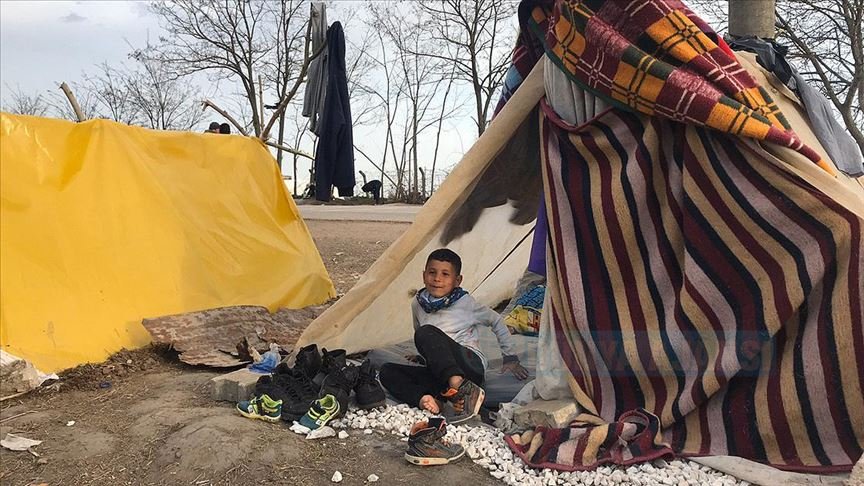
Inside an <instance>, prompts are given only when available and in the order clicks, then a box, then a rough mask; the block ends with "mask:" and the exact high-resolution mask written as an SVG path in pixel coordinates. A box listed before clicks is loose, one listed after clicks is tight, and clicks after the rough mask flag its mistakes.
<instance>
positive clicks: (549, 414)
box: [513, 400, 580, 428]
mask: <svg viewBox="0 0 864 486" xmlns="http://www.w3.org/2000/svg"><path fill="white" fill-rule="evenodd" d="M579 412H580V410H579V406H578V405H576V402H575V401H573V400H535V401H533V402H531V403H528V404H526V405H524V406H522V407H519V408H517V409H516V411H515V413H514V414H513V421H514V422H515V423H516V425H518V426H520V427H526V428H527V427H537V426H544V427H555V428H562V427H567V426H568V425H570V422H572V421H573V419H575V418H576V416H577V415H579Z"/></svg>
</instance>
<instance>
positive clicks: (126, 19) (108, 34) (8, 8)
mask: <svg viewBox="0 0 864 486" xmlns="http://www.w3.org/2000/svg"><path fill="white" fill-rule="evenodd" d="M146 5H147V4H146V3H145V2H135V1H89V2H84V1H76V2H60V1H38V2H31V1H17V0H13V1H2V2H0V80H2V92H3V95H4V98H5V95H6V93H7V86H9V87H12V88H15V87H16V86H20V87H21V89H22V90H24V91H26V92H31V93H35V92H36V91H47V90H52V89H56V88H57V85H58V83H60V82H61V81H75V80H78V79H80V78H81V73H82V72H83V71H84V70H92V67H93V65H95V64H97V63H100V62H102V61H108V62H110V63H119V62H123V61H125V60H126V53H127V52H128V51H129V46H128V45H127V41H128V43H130V44H132V45H135V46H139V45H142V44H144V42H145V41H146V40H147V36H148V34H149V35H150V37H151V38H154V39H155V37H157V36H158V33H159V24H158V22H157V21H156V19H155V18H154V17H153V16H151V15H149V14H148V13H147V10H146Z"/></svg>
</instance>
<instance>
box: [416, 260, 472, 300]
mask: <svg viewBox="0 0 864 486" xmlns="http://www.w3.org/2000/svg"><path fill="white" fill-rule="evenodd" d="M461 283H462V275H456V272H455V271H454V269H453V264H452V263H450V262H442V261H438V260H429V262H428V263H426V269H425V270H423V285H425V286H426V291H427V292H429V295H431V296H432V297H435V298H436V299H437V298H439V297H444V296H445V295H447V294H449V293H450V292H452V291H453V289H455V288H456V287H458V286H459V285H460V284H461Z"/></svg>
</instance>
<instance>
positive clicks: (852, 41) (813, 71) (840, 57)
mask: <svg viewBox="0 0 864 486" xmlns="http://www.w3.org/2000/svg"><path fill="white" fill-rule="evenodd" d="M862 20H864V0H787V1H782V0H781V1H779V2H778V3H777V23H778V26H779V31H778V34H779V36H780V37H781V39H783V40H786V41H787V42H788V43H789V44H790V45H791V47H792V49H791V50H790V54H791V56H790V58H791V60H792V61H793V62H796V61H797V64H798V65H799V67H800V68H801V69H800V72H801V75H802V76H804V77H805V78H807V79H808V80H809V81H810V82H811V83H814V84H815V85H817V86H818V87H819V89H820V90H821V91H822V93H823V94H825V96H826V97H827V98H828V100H829V101H831V104H832V105H834V108H835V109H836V110H837V111H838V112H839V113H840V117H841V119H842V120H843V124H844V125H846V129H847V130H849V133H850V134H851V135H852V138H854V139H855V141H856V142H857V144H858V147H859V148H860V149H861V153H862V154H864V32H862Z"/></svg>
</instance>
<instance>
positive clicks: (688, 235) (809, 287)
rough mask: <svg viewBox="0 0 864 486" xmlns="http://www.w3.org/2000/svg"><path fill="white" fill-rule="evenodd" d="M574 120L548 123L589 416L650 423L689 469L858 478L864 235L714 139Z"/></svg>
mask: <svg viewBox="0 0 864 486" xmlns="http://www.w3.org/2000/svg"><path fill="white" fill-rule="evenodd" d="M556 118H557V117H555V116H554V114H553V113H551V110H546V111H544V122H543V126H542V130H543V132H544V133H543V140H544V146H543V163H544V174H545V177H546V187H547V203H548V205H549V207H548V208H547V209H548V211H549V221H550V231H551V234H550V239H551V246H552V255H551V257H550V260H551V263H550V266H551V268H553V269H554V272H550V277H549V279H550V281H549V282H548V287H547V292H550V293H552V294H553V295H552V297H551V298H550V305H549V306H548V307H547V308H545V309H544V312H546V313H548V315H549V318H550V320H551V322H552V323H553V326H554V329H555V336H556V339H557V344H558V347H559V350H560V352H561V354H562V356H563V359H564V362H565V363H566V365H567V368H568V370H569V372H570V375H571V380H570V386H571V390H572V391H573V395H574V397H575V398H576V399H577V401H578V403H579V404H580V405H581V406H582V407H583V408H584V409H585V410H587V411H589V412H592V413H593V414H595V415H596V416H598V417H600V418H602V419H603V420H604V421H605V422H607V423H616V422H617V421H618V420H617V419H618V417H619V416H621V415H623V414H626V413H628V412H630V411H633V410H638V409H641V408H645V409H646V410H647V411H648V412H650V413H652V414H654V415H656V416H657V417H659V419H660V422H661V424H662V426H663V428H664V435H665V438H666V440H667V441H668V442H669V444H670V445H671V447H672V449H673V450H675V451H676V452H678V453H681V454H684V455H688V454H694V455H736V456H741V457H745V458H748V459H752V460H756V461H760V462H766V463H769V464H772V465H774V466H778V467H783V468H788V469H793V470H811V471H826V472H827V471H837V470H848V469H849V468H851V466H852V464H854V462H855V460H856V459H857V457H859V456H860V455H861V452H862V449H861V445H862V443H864V434H862V432H861V431H862V430H864V428H862V427H864V403H862V401H864V399H862V383H864V364H862V362H861V358H860V357H861V356H862V353H864V336H862V333H861V331H862V312H864V311H862V307H861V294H862V293H864V288H862V277H861V276H862V271H864V256H862V243H861V224H862V221H864V220H862V219H861V218H860V217H858V216H856V215H855V214H853V213H852V212H851V211H849V210H847V209H845V208H844V207H842V206H841V205H840V204H838V203H836V202H835V201H833V200H832V199H830V198H828V197H826V196H825V195H824V194H821V193H819V192H818V191H814V190H812V187H809V186H808V185H807V184H806V182H804V181H801V180H800V179H798V178H797V177H795V176H794V175H792V174H789V173H788V172H785V171H783V170H782V169H781V168H778V167H776V166H774V165H773V164H770V163H766V162H765V161H764V160H761V157H762V156H761V154H760V153H759V152H754V151H751V150H749V149H748V148H747V147H746V146H744V147H742V146H739V145H738V144H736V142H735V140H734V139H729V138H727V137H725V136H722V135H719V134H716V133H712V132H708V131H706V130H704V129H701V128H698V127H693V126H690V125H680V124H674V123H671V122H668V121H662V120H657V119H647V118H644V117H639V116H636V115H631V114H627V113H623V112H620V111H618V110H611V111H609V112H607V113H606V114H604V115H602V116H601V117H599V118H598V119H596V120H594V121H592V122H590V123H588V124H586V125H583V126H582V127H580V128H578V129H574V128H573V127H569V126H566V125H565V124H563V123H562V122H560V120H557V119H556ZM553 278H554V279H555V281H554V282H553V281H552V280H553ZM805 370H806V372H805ZM547 446H548V447H549V448H548V449H547V450H548V451H550V452H549V453H550V454H552V453H553V452H552V451H554V453H555V454H557V449H553V448H551V445H547ZM559 446H563V444H559ZM523 459H525V460H526V461H527V462H529V463H532V464H544V465H545V464H546V463H548V462H557V463H559V464H560V465H561V466H562V468H564V469H568V468H574V469H579V468H581V466H583V465H585V466H587V465H590V464H592V463H593V462H594V461H595V460H596V458H582V457H578V458H573V457H570V458H568V459H569V461H571V462H570V463H569V464H568V463H567V461H565V459H564V458H561V457H533V458H523ZM586 459H587V460H586ZM579 461H585V462H579Z"/></svg>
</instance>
